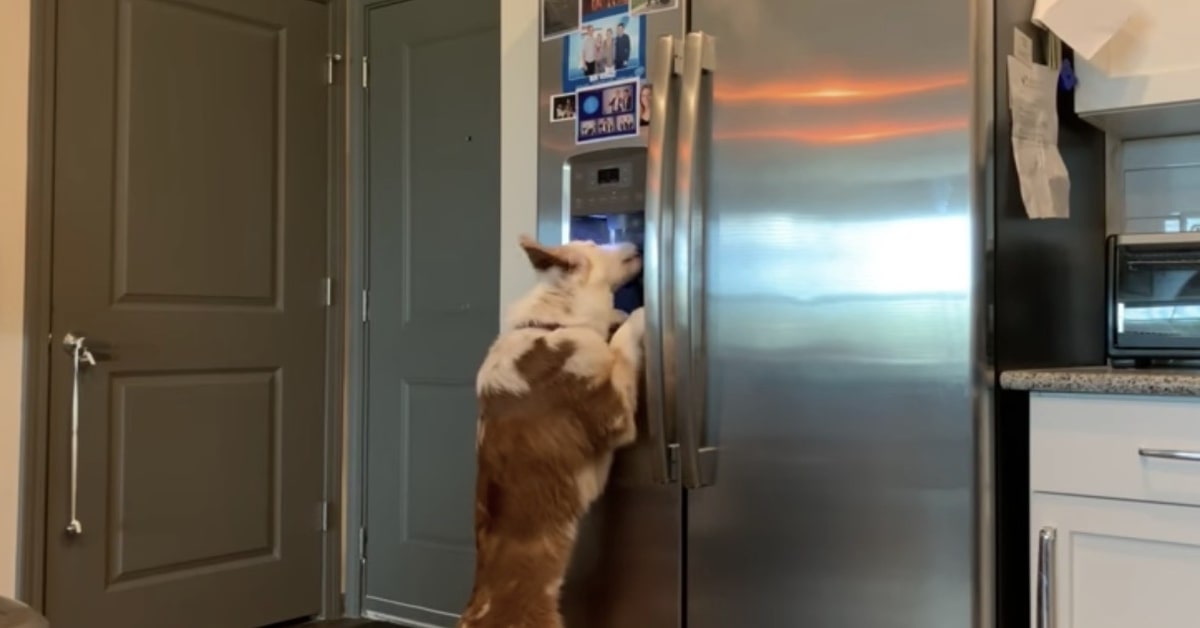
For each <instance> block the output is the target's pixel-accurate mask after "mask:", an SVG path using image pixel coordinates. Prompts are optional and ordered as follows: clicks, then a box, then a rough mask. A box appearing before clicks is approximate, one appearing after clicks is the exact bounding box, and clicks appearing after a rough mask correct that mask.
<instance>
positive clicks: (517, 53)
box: [500, 0, 541, 312]
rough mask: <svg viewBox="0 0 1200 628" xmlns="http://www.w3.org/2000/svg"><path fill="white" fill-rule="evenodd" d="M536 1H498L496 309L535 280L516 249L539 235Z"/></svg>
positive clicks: (506, 304)
mask: <svg viewBox="0 0 1200 628" xmlns="http://www.w3.org/2000/svg"><path fill="white" fill-rule="evenodd" d="M539 7H540V3H539V1H538V0H500V305H501V307H502V308H507V307H508V304H510V303H512V302H513V301H515V300H516V299H517V297H519V296H520V295H521V294H522V293H524V292H525V291H526V290H528V289H529V288H530V287H531V286H532V285H533V281H534V277H533V271H532V270H531V269H530V267H529V261H528V260H527V259H526V258H525V256H524V254H522V253H521V250H520V249H519V248H518V247H517V238H518V237H520V235H521V234H522V233H527V234H529V235H536V234H537V141H538V138H537V132H538V125H537V115H538V102H537V93H538V85H537V77H538V72H537V63H538V44H539V43H541V41H540V37H539V30H540V21H539V16H538V9H539ZM502 312H503V310H502Z"/></svg>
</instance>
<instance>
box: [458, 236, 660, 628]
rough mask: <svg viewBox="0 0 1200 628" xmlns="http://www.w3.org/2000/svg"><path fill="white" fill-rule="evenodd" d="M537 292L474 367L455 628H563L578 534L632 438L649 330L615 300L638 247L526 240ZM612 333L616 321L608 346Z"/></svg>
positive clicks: (636, 267) (632, 271)
mask: <svg viewBox="0 0 1200 628" xmlns="http://www.w3.org/2000/svg"><path fill="white" fill-rule="evenodd" d="M521 247H522V248H523V249H524V250H525V253H526V254H527V255H528V256H529V261H530V262H531V263H532V264H533V267H534V269H535V270H536V271H537V273H538V284H537V286H536V287H535V288H534V289H533V291H532V292H531V293H529V294H528V295H526V296H525V298H523V299H522V300H520V301H519V302H517V303H516V304H515V305H514V306H513V307H512V309H511V310H510V311H509V316H508V323H507V324H506V326H505V329H504V330H502V331H501V333H500V336H499V337H498V338H497V339H496V341H495V343H493V344H492V347H491V349H490V350H489V352H488V355H487V357H486V358H485V359H484V362H483V366H482V367H481V368H480V369H479V375H478V379H477V381H476V391H477V393H478V396H479V408H480V414H479V423H478V428H477V430H478V431H477V435H476V450H477V461H478V475H477V477H476V483H475V548H476V553H477V554H476V559H475V560H476V562H475V586H474V589H473V591H472V593H471V600H470V602H469V604H468V605H467V608H466V610H465V611H464V612H463V616H462V620H461V621H460V622H459V624H458V625H459V628H561V627H562V625H563V620H562V617H561V615H560V614H559V610H558V596H559V589H560V588H561V586H562V582H563V577H564V576H565V574H566V571H567V565H568V563H569V562H570V558H571V551H572V549H573V547H574V543H575V533H576V529H577V527H578V525H579V522H580V520H581V519H582V518H583V515H584V513H585V512H586V511H587V509H588V506H590V505H591V504H592V502H594V501H595V500H596V498H597V497H599V496H600V494H601V493H602V492H603V490H604V485H605V483H606V482H607V480H608V472H609V468H610V465H611V463H612V457H613V453H614V452H615V451H616V450H617V449H619V448H621V447H623V446H626V445H629V444H631V443H633V442H634V440H635V439H636V438H637V427H636V425H635V423H634V413H635V411H636V408H637V394H638V380H639V378H640V377H641V373H642V369H641V364H642V334H643V331H644V328H645V322H644V317H643V313H642V311H641V310H640V309H639V310H637V311H635V312H634V313H633V314H632V315H630V316H629V317H628V318H627V319H626V320H624V322H623V323H621V319H622V318H624V315H623V314H622V313H620V312H618V311H616V310H615V309H614V308H613V292H614V291H615V290H616V289H617V288H619V287H620V286H621V285H623V284H624V283H625V282H627V281H629V279H630V278H632V277H633V276H634V275H636V274H637V273H638V271H640V270H641V266H642V264H641V258H640V257H638V254H637V249H636V248H635V247H634V246H632V245H627V244H626V245H612V246H598V245H596V244H593V243H590V242H571V243H568V244H564V245H561V246H555V247H546V246H542V245H541V244H538V243H537V242H534V241H533V240H530V239H529V238H528V237H522V238H521ZM614 323H621V324H620V327H619V328H618V329H617V331H616V333H614V334H613V335H612V339H611V340H609V331H610V329H611V326H612V325H613V324H614Z"/></svg>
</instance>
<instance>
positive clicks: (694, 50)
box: [673, 33, 716, 489]
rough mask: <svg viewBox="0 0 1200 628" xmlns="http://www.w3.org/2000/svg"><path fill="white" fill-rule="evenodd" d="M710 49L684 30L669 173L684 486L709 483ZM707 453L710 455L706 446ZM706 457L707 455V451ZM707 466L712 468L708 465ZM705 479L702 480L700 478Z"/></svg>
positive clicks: (701, 37) (699, 35)
mask: <svg viewBox="0 0 1200 628" xmlns="http://www.w3.org/2000/svg"><path fill="white" fill-rule="evenodd" d="M715 69H716V51H715V45H714V42H713V39H712V37H709V36H708V35H706V34H704V33H688V35H687V38H686V40H685V42H684V52H683V79H682V88H681V89H680V99H679V149H678V150H679V152H678V154H677V158H678V160H679V164H678V167H677V169H676V173H675V203H676V219H675V233H674V239H675V263H674V269H675V273H674V274H675V277H674V281H675V295H674V304H673V307H674V313H675V316H674V319H675V320H674V325H675V333H676V334H678V335H679V337H680V340H679V341H678V342H677V343H676V350H675V368H676V380H675V386H676V395H675V399H676V401H675V403H676V407H677V408H678V411H679V448H680V450H681V458H680V460H681V472H680V477H681V478H682V481H683V486H684V488H687V489H695V488H700V487H701V486H704V485H706V484H708V483H711V480H712V478H711V477H708V478H702V477H701V473H700V448H701V447H702V446H703V442H702V439H703V438H704V437H703V433H704V426H705V425H706V421H705V417H706V415H707V407H706V403H705V401H706V400H705V396H704V394H705V390H706V386H705V376H706V374H707V372H706V359H705V350H704V336H703V334H704V307H705V305H704V304H705V287H706V285H707V282H706V281H705V272H704V271H705V254H704V250H705V238H706V233H707V230H706V221H705V214H706V211H707V210H706V203H707V200H708V193H709V192H708V188H709V184H710V180H709V169H710V160H709V149H710V147H711V139H710V137H711V136H710V129H711V127H712V125H711V118H710V116H711V113H712V106H711V99H712V74H713V72H714V71H715ZM708 451H709V453H710V454H715V451H714V450H712V449H711V448H709V449H708ZM710 457H711V456H710ZM706 468H708V469H715V465H713V464H710V465H709V466H708V467H706ZM705 480H708V481H705Z"/></svg>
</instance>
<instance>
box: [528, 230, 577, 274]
mask: <svg viewBox="0 0 1200 628" xmlns="http://www.w3.org/2000/svg"><path fill="white" fill-rule="evenodd" d="M521 248H522V249H525V255H528V256H529V263H530V264H532V265H533V269H534V270H536V271H538V272H539V273H544V272H546V271H548V270H551V269H554V268H557V269H559V270H561V271H562V272H564V273H568V272H571V270H572V269H573V268H575V262H574V261H573V260H572V259H571V258H570V257H571V256H569V255H566V252H565V251H564V250H563V249H562V247H554V248H549V247H545V246H542V245H541V244H540V243H538V242H537V241H535V240H534V239H533V238H531V237H529V236H527V235H523V236H521Z"/></svg>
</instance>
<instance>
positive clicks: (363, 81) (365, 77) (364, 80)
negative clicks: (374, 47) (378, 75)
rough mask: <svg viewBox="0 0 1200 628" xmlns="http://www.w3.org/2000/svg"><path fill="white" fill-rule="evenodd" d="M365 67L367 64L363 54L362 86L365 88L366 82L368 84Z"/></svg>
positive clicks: (365, 56)
mask: <svg viewBox="0 0 1200 628" xmlns="http://www.w3.org/2000/svg"><path fill="white" fill-rule="evenodd" d="M367 67H368V66H367V55H363V58H362V87H363V89H366V88H367V84H368V79H367Z"/></svg>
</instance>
